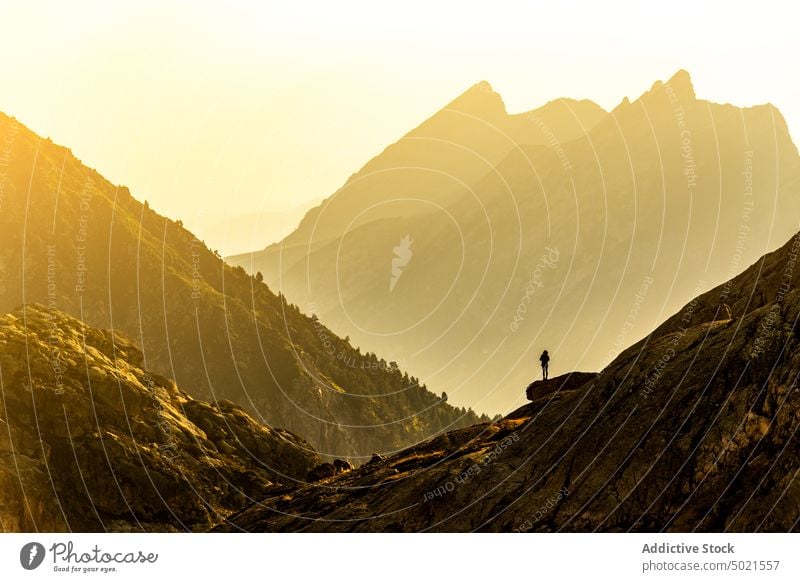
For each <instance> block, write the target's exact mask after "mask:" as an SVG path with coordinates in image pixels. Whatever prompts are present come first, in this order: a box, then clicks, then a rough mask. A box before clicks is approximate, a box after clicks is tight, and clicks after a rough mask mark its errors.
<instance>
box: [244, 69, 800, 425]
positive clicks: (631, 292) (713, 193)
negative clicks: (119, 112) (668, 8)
mask: <svg viewBox="0 0 800 582" xmlns="http://www.w3.org/2000/svg"><path fill="white" fill-rule="evenodd" d="M487 87H488V86H485V87H484V88H483V89H481V88H480V86H478V87H477V88H473V89H471V90H470V91H468V92H467V93H466V94H465V95H464V96H462V97H460V98H459V99H457V100H456V101H454V102H453V103H452V104H450V105H449V106H448V107H446V108H445V109H443V110H442V111H441V112H439V113H437V114H436V115H434V116H433V117H432V118H431V119H430V120H428V121H427V122H425V123H423V124H422V125H421V126H420V127H419V128H417V129H416V130H414V131H412V132H411V133H409V134H408V135H407V136H406V137H404V138H403V139H401V140H400V141H399V142H398V143H396V144H394V145H392V146H390V147H389V148H387V150H386V151H385V152H383V153H382V154H381V155H379V156H377V157H376V158H375V159H373V160H371V161H370V162H369V163H368V164H367V165H366V166H365V167H364V168H363V169H362V170H361V171H360V172H359V173H358V174H356V175H355V176H354V177H353V178H352V179H351V180H350V181H349V182H348V183H347V184H345V185H344V186H343V187H342V189H340V190H339V191H337V192H336V193H335V194H334V195H333V196H332V197H330V198H329V199H327V200H325V201H324V202H323V203H322V204H321V205H320V206H319V207H318V208H316V209H314V210H312V211H310V212H309V213H308V214H307V215H306V217H305V219H304V220H303V222H301V224H300V226H299V227H298V228H297V230H296V231H295V232H294V233H292V234H291V235H289V236H288V237H286V238H285V239H284V240H283V241H282V243H281V244H279V245H272V246H270V247H268V248H267V249H265V250H264V251H259V252H255V253H252V254H249V255H241V256H237V257H233V258H232V259H231V261H233V262H234V263H236V264H239V265H241V266H242V267H244V268H245V269H248V270H249V271H251V272H256V271H260V272H262V273H263V275H264V277H265V280H266V281H267V282H268V283H269V284H270V285H271V286H272V287H273V288H275V289H278V290H280V291H281V292H283V293H284V294H285V295H286V296H287V298H289V300H291V301H293V302H296V303H298V304H299V305H301V306H304V307H305V308H306V309H307V310H309V311H313V312H314V313H316V314H317V315H318V316H319V317H320V318H321V319H323V320H324V321H325V322H326V323H327V324H328V325H329V326H330V327H331V329H333V330H334V331H336V332H337V333H340V334H347V335H349V336H350V337H351V338H352V340H353V342H354V343H355V344H357V345H364V346H370V348H371V349H377V350H378V351H380V352H381V353H383V354H386V355H387V357H390V358H392V359H395V360H397V361H398V362H401V363H402V365H403V367H404V368H407V369H409V370H410V371H412V372H413V373H414V374H418V375H419V376H420V377H421V378H423V379H424V380H426V381H428V382H430V383H435V385H436V386H437V387H441V388H442V389H444V390H446V391H447V392H448V394H449V395H450V401H451V402H453V403H457V404H460V403H470V404H471V405H472V406H475V407H478V408H480V409H482V410H489V411H497V410H500V411H508V410H512V409H514V408H515V407H517V406H519V404H520V402H521V398H522V391H521V390H519V389H518V387H519V386H524V385H527V384H528V383H529V382H530V380H531V379H532V377H534V376H536V375H538V374H539V371H538V355H539V353H540V352H541V351H542V350H543V349H548V350H549V352H550V354H551V357H552V359H551V362H550V367H551V371H552V372H553V374H554V375H555V374H558V373H563V372H566V371H569V370H573V369H599V368H601V367H603V366H605V365H606V364H607V363H609V362H610V361H611V360H612V359H613V358H614V356H615V355H616V354H618V353H619V352H621V351H622V350H623V349H625V348H626V347H627V346H629V345H631V344H632V343H633V342H634V341H636V340H637V339H640V338H641V337H643V336H644V335H645V334H646V333H647V331H648V330H649V329H652V328H653V327H655V326H656V325H658V324H660V323H661V322H663V321H664V318H665V317H666V316H667V315H668V314H669V313H671V312H673V311H675V310H676V309H678V308H679V307H680V306H681V305H683V304H684V303H686V302H687V301H688V300H689V299H691V298H692V297H693V296H695V295H697V294H698V293H700V292H702V291H705V290H707V289H709V288H711V287H712V286H714V285H715V284H717V283H720V282H722V281H725V280H726V279H729V278H730V277H732V276H734V275H736V274H738V273H739V272H741V270H742V269H743V267H744V266H745V265H747V264H749V263H752V262H753V261H755V260H756V259H757V258H758V257H760V256H761V255H763V254H764V253H766V252H769V251H771V250H774V249H775V247H776V245H778V244H780V241H782V240H785V239H786V238H787V237H789V236H791V234H792V233H793V232H795V231H796V229H797V228H798V226H799V225H798V220H797V216H798V215H800V196H798V188H800V181H799V180H798V178H800V157H798V153H797V149H796V147H795V146H794V144H793V143H792V140H791V138H790V136H789V133H788V130H787V126H786V123H785V121H784V119H783V117H782V116H781V114H780V112H779V111H778V110H777V109H776V108H775V107H773V106H772V105H760V106H755V107H748V108H739V107H735V106H732V105H727V104H726V105H721V104H716V103H711V102H708V101H704V100H702V99H698V97H697V96H696V94H695V91H694V88H693V85H692V82H691V79H690V77H689V75H688V73H686V72H685V71H679V72H678V73H676V74H675V75H674V76H673V77H672V78H671V79H669V80H668V81H666V82H661V81H659V82H656V83H654V84H653V86H652V87H651V88H650V89H649V90H648V91H646V92H645V93H644V94H642V95H641V96H640V97H639V98H638V99H635V100H633V101H631V100H629V99H627V98H625V99H624V100H623V101H622V102H621V103H620V104H619V106H617V107H616V108H615V109H614V110H613V111H611V112H608V113H605V112H602V111H599V110H598V109H599V108H596V107H592V106H591V105H589V104H587V102H571V101H567V100H560V101H555V102H553V103H551V104H549V105H547V106H545V107H544V108H542V109H541V110H535V111H534V112H531V113H527V114H522V115H521V116H520V115H511V116H509V115H506V114H505V110H504V108H503V107H502V101H501V100H500V98H499V97H498V96H496V94H494V93H493V92H491V91H490V90H489V89H488V88H487ZM523 120H527V121H528V123H527V125H520V123H521V122H522V121H523ZM446 122H447V123H446ZM568 122H571V123H568ZM523 129H524V131H523ZM412 152H413V154H414V155H412ZM401 154H402V155H401ZM419 176H425V179H424V180H423V179H422V178H420V177H419ZM332 289H335V292H331V290H332Z"/></svg>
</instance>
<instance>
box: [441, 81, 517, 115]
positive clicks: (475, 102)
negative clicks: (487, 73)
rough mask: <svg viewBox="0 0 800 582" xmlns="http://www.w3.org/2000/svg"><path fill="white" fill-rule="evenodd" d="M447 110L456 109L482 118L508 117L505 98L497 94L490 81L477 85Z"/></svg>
mask: <svg viewBox="0 0 800 582" xmlns="http://www.w3.org/2000/svg"><path fill="white" fill-rule="evenodd" d="M445 109H455V110H457V111H463V112H465V113H471V114H473V115H479V116H481V117H486V116H504V115H506V105H505V103H503V98H502V97H501V96H500V94H499V93H497V92H495V90H494V89H493V88H492V86H491V85H490V84H489V82H488V81H480V82H478V83H475V84H474V85H472V86H471V87H470V88H469V89H467V90H466V91H464V92H463V93H462V94H461V95H459V96H458V97H456V98H455V99H453V100H452V101H451V102H450V103H448V104H447V106H446V107H445Z"/></svg>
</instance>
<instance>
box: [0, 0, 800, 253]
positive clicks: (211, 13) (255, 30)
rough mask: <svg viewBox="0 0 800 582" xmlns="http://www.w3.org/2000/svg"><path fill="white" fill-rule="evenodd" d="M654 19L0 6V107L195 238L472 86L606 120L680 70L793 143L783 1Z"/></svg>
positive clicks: (646, 12)
mask: <svg viewBox="0 0 800 582" xmlns="http://www.w3.org/2000/svg"><path fill="white" fill-rule="evenodd" d="M655 8H656V7H655V5H652V4H650V3H640V2H604V3H602V4H597V5H596V6H594V7H592V8H586V7H580V9H576V8H575V7H573V6H571V5H570V3H547V4H546V5H545V6H543V7H533V6H529V5H523V3H519V4H515V3H509V2H494V3H485V2H481V3H477V2H458V3H455V2H454V3H449V4H446V3H443V4H437V3H431V2H404V3H402V4H396V5H395V7H394V8H393V9H390V8H389V7H387V6H385V5H382V4H381V3H374V2H371V3H367V2H363V3H354V2H335V3H308V2H291V3H286V2H280V3H278V2H270V3H251V4H250V3H233V2H229V3H213V4H212V3H203V2H188V1H187V2H167V3H165V2H129V3H126V4H123V3H119V2H114V3H109V2H100V1H98V2H85V1H84V2H70V3H64V2H56V1H52V2H35V1H34V2H24V3H14V4H11V3H7V2H6V3H4V4H3V6H2V8H1V9H0V18H2V22H3V23H4V26H3V31H2V34H0V51H2V54H3V65H2V91H0V110H2V111H3V112H6V113H8V114H9V115H13V116H15V117H17V118H18V119H19V120H20V121H21V122H23V123H25V124H27V125H28V126H30V127H31V128H32V129H34V130H36V131H37V132H39V133H40V134H42V135H44V136H50V137H51V138H52V139H53V140H54V141H56V142H58V143H62V144H66V145H68V146H69V147H71V148H72V149H73V151H74V152H75V154H76V155H77V156H78V157H79V158H80V159H81V160H83V161H84V163H86V164H88V165H90V166H92V167H95V168H97V169H98V170H99V171H100V172H102V173H103V174H104V175H105V176H107V177H108V178H109V179H111V180H112V181H114V182H117V183H120V184H125V185H127V186H129V187H130V188H131V190H132V191H133V193H134V195H135V196H137V197H138V198H140V199H147V200H148V201H149V202H150V204H151V205H152V206H153V207H154V208H155V209H157V210H158V211H160V212H162V213H164V214H166V215H168V216H170V217H173V218H182V219H183V220H184V221H185V222H186V223H187V225H188V226H190V227H191V226H193V227H195V228H197V229H198V230H200V234H201V235H203V232H202V231H203V229H204V225H205V224H208V223H209V220H208V216H209V215H210V216H213V217H214V218H223V219H224V218H225V217H227V216H234V215H240V214H243V213H248V212H258V211H268V210H269V211H272V210H288V209H291V208H296V207H297V206H298V205H301V204H304V203H306V202H309V201H311V200H318V199H321V198H323V197H325V196H328V195H330V194H331V193H333V192H334V191H335V190H336V189H337V188H338V187H339V186H340V185H341V184H342V183H343V182H344V181H345V180H346V179H347V177H348V176H349V175H350V174H352V173H353V172H355V171H356V170H357V169H358V168H359V167H361V166H362V165H363V163H364V162H366V161H367V160H368V159H369V158H370V157H371V156H373V155H375V154H377V153H378V152H380V151H381V150H382V149H383V148H384V147H385V146H386V145H387V144H389V143H391V142H392V141H394V140H396V139H397V138H398V137H400V136H401V135H402V134H404V133H405V132H406V131H408V130H409V129H411V128H413V127H414V126H415V125H417V124H418V123H419V122H420V121H422V120H423V119H425V118H426V117H428V116H429V115H431V114H432V113H434V112H435V111H436V110H437V109H438V108H440V107H441V106H443V105H444V104H445V103H447V102H448V101H450V100H451V99H452V98H454V97H455V96H456V95H458V94H459V93H460V92H462V91H463V90H464V89H466V88H467V87H468V86H470V85H472V84H473V83H475V82H477V81H479V80H481V79H485V80H487V81H489V82H490V83H491V84H492V86H493V87H494V89H495V90H496V91H498V92H499V93H500V94H501V95H502V96H503V98H504V100H505V103H506V105H507V107H508V109H509V111H522V110H528V109H532V108H534V107H537V106H539V105H541V104H543V103H545V102H547V101H548V100H550V99H554V98H557V97H561V96H569V97H575V98H589V99H592V100H594V101H596V102H597V103H599V104H600V105H601V106H603V107H604V108H606V109H610V108H612V107H614V106H615V105H616V104H617V103H618V102H619V101H620V100H621V99H622V98H623V97H624V96H625V95H628V96H630V97H636V96H638V95H639V94H641V93H642V92H644V91H645V90H647V89H648V88H649V87H650V85H651V84H652V83H653V81H655V80H657V79H666V78H668V77H669V76H670V75H672V74H673V73H674V72H675V71H676V70H678V69H680V68H685V69H687V70H688V71H690V73H691V74H692V78H693V81H694V85H695V88H696V91H697V94H698V96H699V97H701V98H705V99H710V100H715V101H722V102H732V103H735V104H737V105H750V104H758V103H763V102H767V101H770V102H773V103H774V104H775V105H776V106H778V107H779V108H780V109H781V111H782V112H783V113H784V115H785V117H786V118H787V120H788V123H789V126H790V128H791V129H793V134H794V135H795V136H796V135H798V133H800V89H798V87H800V85H798V83H797V82H796V79H795V78H794V75H793V74H792V73H791V72H792V71H793V70H794V67H793V66H792V65H793V64H794V63H792V62H791V61H792V60H793V59H794V58H795V57H796V55H797V54H798V52H800V51H798V40H797V35H796V30H795V29H796V23H797V17H796V16H797V9H796V7H795V6H793V5H789V6H785V5H778V4H775V5H770V4H766V5H765V4H763V3H762V4H754V3H725V4H724V5H723V6H717V7H711V6H706V5H703V4H700V3H696V2H671V3H668V4H659V5H658V6H657V9H655ZM790 12H791V13H790ZM10 22H14V25H13V26H10V25H9V24H8V23H10ZM710 23H713V24H710ZM445 37H446V42H443V38H445ZM754 38H758V39H759V40H758V42H754V41H753V40H752V39H754ZM231 200H236V206H235V208H232V207H231V205H230V202H231ZM265 236H266V238H267V239H271V238H273V237H269V236H267V235H265ZM213 242H217V243H218V244H220V245H223V246H224V243H223V242H222V241H219V240H218V241H212V244H213ZM254 242H256V243H258V242H259V241H258V240H255V241H254ZM255 246H259V245H258V244H256V245H255Z"/></svg>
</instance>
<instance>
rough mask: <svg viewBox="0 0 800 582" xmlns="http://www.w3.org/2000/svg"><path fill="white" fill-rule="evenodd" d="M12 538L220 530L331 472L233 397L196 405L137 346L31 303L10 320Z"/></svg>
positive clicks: (3, 464) (7, 496) (4, 503)
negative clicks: (317, 469) (285, 489)
mask: <svg viewBox="0 0 800 582" xmlns="http://www.w3.org/2000/svg"><path fill="white" fill-rule="evenodd" d="M0 346H2V349H0V378H2V388H3V399H2V402H1V403H0V404H1V406H0V531H17V532H18V531H92V532H98V531H99V532H102V531H106V530H111V531H142V530H144V531H169V530H192V529H203V528H208V527H209V526H210V525H212V524H214V523H217V522H219V520H220V519H221V518H222V517H224V516H225V515H228V514H229V513H230V512H231V511H233V510H236V509H240V508H242V507H244V506H245V505H246V504H248V503H250V502H252V501H253V500H254V499H258V498H260V497H263V496H264V495H265V494H267V492H268V491H269V490H270V488H275V487H276V486H277V484H283V485H288V484H291V483H296V482H298V481H299V480H304V479H305V477H306V474H307V472H308V471H309V470H310V469H311V468H313V467H314V466H315V465H316V464H318V463H319V456H318V455H317V454H316V452H314V450H313V449H312V448H311V446H310V445H309V444H308V443H306V442H305V441H303V440H302V439H300V438H298V437H297V436H295V435H293V434H291V433H289V432H287V431H284V430H273V429H270V428H267V427H266V426H263V425H261V424H259V423H257V422H256V421H255V420H254V419H253V418H251V417H250V416H249V415H248V414H247V413H246V412H245V411H244V410H243V409H242V408H240V407H238V406H236V405H234V404H233V403H231V402H229V401H220V402H217V403H214V404H208V403H206V402H201V401H198V400H194V399H193V398H191V397H190V396H189V395H188V394H186V393H185V392H183V391H182V390H180V389H179V388H178V387H176V386H175V384H174V383H173V382H171V381H169V380H167V379H166V378H164V377H163V376H160V375H158V374H153V373H150V372H148V371H147V370H146V369H144V368H143V356H142V353H141V352H140V351H139V350H138V348H136V346H135V345H134V344H133V342H131V341H130V339H128V338H126V337H124V336H122V335H120V334H119V333H112V332H110V331H101V330H98V329H94V328H92V327H89V326H87V325H85V324H83V323H81V322H80V321H78V320H76V319H73V318H72V317H69V316H67V315H65V314H63V313H61V312H59V311H57V310H49V309H47V308H45V307H43V306H41V305H29V306H26V307H25V308H23V309H20V310H17V311H15V312H14V313H12V314H7V315H3V316H0Z"/></svg>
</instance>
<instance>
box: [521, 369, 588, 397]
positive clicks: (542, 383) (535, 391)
mask: <svg viewBox="0 0 800 582" xmlns="http://www.w3.org/2000/svg"><path fill="white" fill-rule="evenodd" d="M596 376H597V374H594V373H592V372H572V373H570V374H564V375H563V376H558V377H557V378H548V379H547V380H535V381H534V382H531V383H530V384H529V385H528V387H527V388H526V389H525V396H526V397H527V399H528V400H539V399H540V398H544V397H545V396H550V395H551V394H557V393H559V392H564V391H566V390H575V389H576V388H580V387H582V386H583V385H584V384H586V383H587V382H590V381H591V380H594V378H595V377H596Z"/></svg>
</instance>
